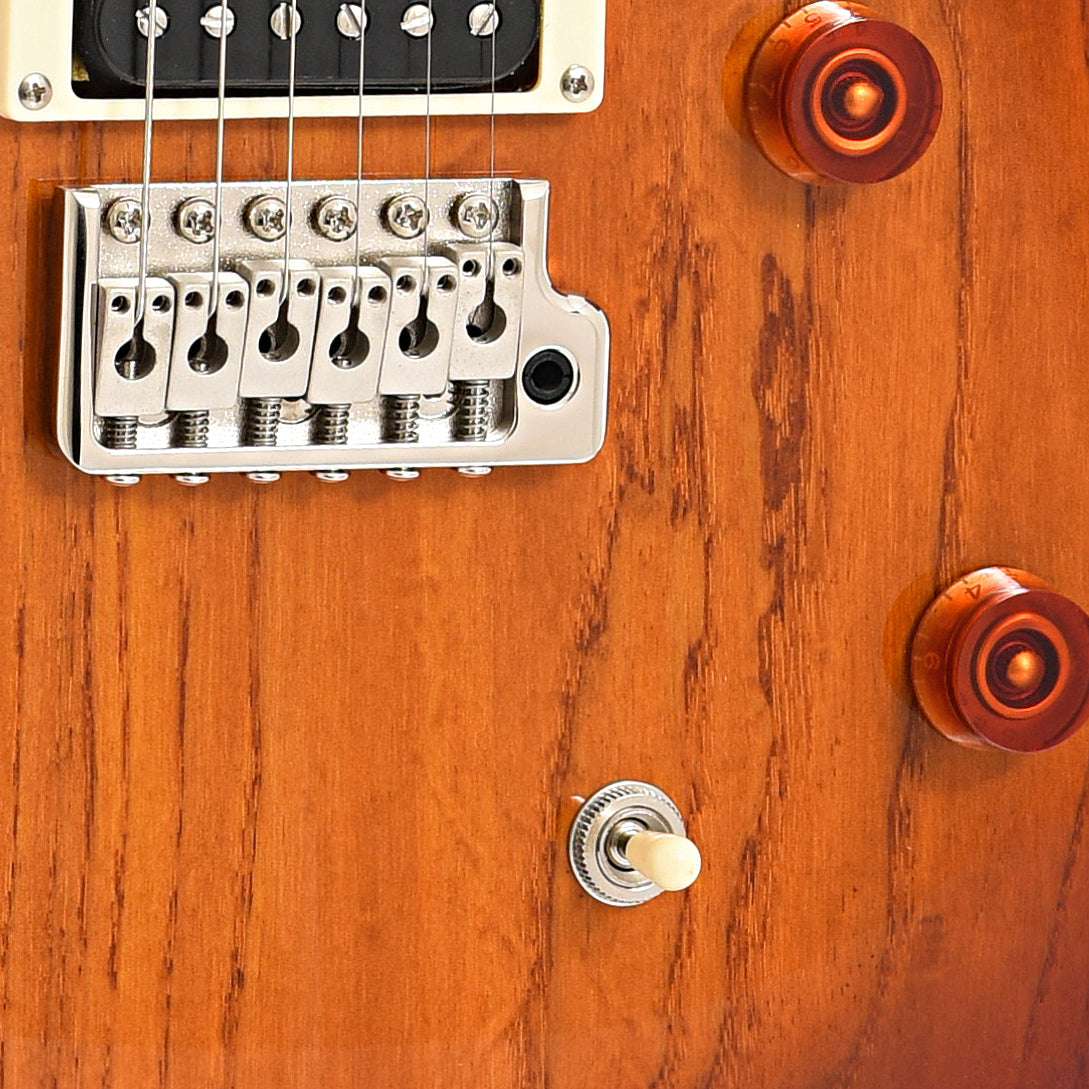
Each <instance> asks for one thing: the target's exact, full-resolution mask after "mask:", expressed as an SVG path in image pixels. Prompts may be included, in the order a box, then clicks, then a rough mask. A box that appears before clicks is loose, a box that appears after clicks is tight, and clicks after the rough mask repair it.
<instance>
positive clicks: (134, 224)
mask: <svg viewBox="0 0 1089 1089" xmlns="http://www.w3.org/2000/svg"><path fill="white" fill-rule="evenodd" d="M143 224H144V210H143V208H142V207H141V205H140V202H139V201H138V200H133V199H132V198H131V197H125V198H123V199H121V200H115V201H114V202H113V204H111V205H110V206H109V208H108V209H107V210H106V226H107V227H108V228H109V231H110V234H111V235H112V236H113V237H114V238H115V239H116V240H117V241H118V242H122V243H124V244H125V245H126V246H131V245H133V244H134V243H136V242H139V241H140V235H141V234H142V233H143Z"/></svg>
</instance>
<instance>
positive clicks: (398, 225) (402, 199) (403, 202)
mask: <svg viewBox="0 0 1089 1089" xmlns="http://www.w3.org/2000/svg"><path fill="white" fill-rule="evenodd" d="M428 218H429V217H428V212H427V205H426V204H424V202H423V201H422V200H421V199H420V198H419V197H417V196H414V195H413V194H411V193H406V194H404V195H403V196H399V197H394V198H393V200H391V201H390V202H389V203H388V204H387V205H386V226H387V227H389V229H390V230H391V231H392V232H393V233H394V234H395V235H396V236H397V237H398V238H419V237H420V235H421V234H423V232H424V228H425V227H426V226H427V221H428Z"/></svg>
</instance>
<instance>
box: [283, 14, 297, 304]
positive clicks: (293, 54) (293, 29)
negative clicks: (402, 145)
mask: <svg viewBox="0 0 1089 1089" xmlns="http://www.w3.org/2000/svg"><path fill="white" fill-rule="evenodd" d="M298 26H299V0H291V18H290V20H289V24H288V31H289V33H290V36H291V37H290V41H291V48H290V52H289V54H288V56H289V60H288V70H287V176H286V178H285V181H284V203H285V205H286V213H285V220H284V225H285V227H286V230H285V231H284V282H283V285H282V286H281V288H280V305H281V306H283V305H284V303H285V302H287V293H288V288H289V286H290V285H289V284H288V278H289V276H290V269H291V200H292V194H293V191H294V186H295V176H294V175H295V62H296V60H297V59H298V52H299V35H298Z"/></svg>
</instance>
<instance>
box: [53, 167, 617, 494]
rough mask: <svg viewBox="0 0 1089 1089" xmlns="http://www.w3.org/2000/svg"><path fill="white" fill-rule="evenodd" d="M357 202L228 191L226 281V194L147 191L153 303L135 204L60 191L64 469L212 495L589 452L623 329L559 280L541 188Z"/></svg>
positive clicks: (335, 191)
mask: <svg viewBox="0 0 1089 1089" xmlns="http://www.w3.org/2000/svg"><path fill="white" fill-rule="evenodd" d="M355 190H356V182H355V181H354V180H352V181H350V182H296V183H295V185H294V187H293V207H292V209H291V214H290V216H288V215H287V212H286V209H285V208H284V206H283V203H282V199H283V198H282V195H281V196H277V195H276V191H275V189H274V188H272V189H270V187H269V186H268V185H267V184H265V185H261V184H259V183H231V184H228V185H226V186H224V189H223V203H222V211H221V216H220V228H219V229H220V233H221V237H220V239H219V252H220V271H219V274H218V275H213V271H212V267H211V262H212V254H213V249H214V247H213V246H212V245H211V244H210V242H211V241H212V239H213V235H214V231H215V217H214V216H213V215H212V214H211V213H210V212H209V209H212V208H214V204H213V202H214V199H215V191H214V186H212V185H211V184H208V185H203V186H202V185H200V184H192V185H190V184H186V185H184V186H182V185H175V184H156V185H154V186H153V187H152V189H151V198H150V202H149V205H148V222H149V228H148V229H149V231H150V234H149V236H148V239H147V241H146V246H147V251H148V260H147V268H146V276H145V277H144V281H143V290H144V300H143V305H142V306H141V304H140V299H139V298H138V295H139V292H140V288H141V277H140V274H139V272H140V250H141V245H140V231H141V222H142V220H141V217H140V216H139V207H140V188H139V187H138V186H133V185H107V186H96V187H93V188H85V189H69V190H65V191H64V193H63V200H64V222H65V226H64V255H63V257H64V261H63V275H64V285H63V299H62V315H61V323H62V329H61V356H60V376H59V377H60V384H59V395H58V408H57V436H58V439H59V442H60V446H61V449H62V450H63V452H64V454H65V455H66V456H67V457H68V458H69V460H71V462H72V463H73V464H74V465H76V466H77V467H78V468H80V469H82V470H84V471H85V472H88V473H94V474H99V475H103V476H106V477H108V478H109V479H110V480H111V481H113V482H114V483H117V484H127V483H135V482H136V481H137V480H138V479H139V478H140V476H142V475H143V474H148V473H166V474H172V475H174V476H175V477H177V478H178V479H179V480H180V481H182V482H183V483H189V484H197V483H203V482H204V481H205V480H206V479H207V478H208V476H209V474H211V473H217V472H242V473H248V474H250V475H251V476H252V477H253V479H255V480H260V481H264V480H274V479H276V478H277V477H278V475H279V474H280V473H281V472H284V471H288V470H307V471H311V472H314V473H316V474H317V475H319V476H321V477H322V478H323V479H326V480H330V481H336V480H341V479H344V478H345V477H346V476H347V473H348V472H349V471H350V470H353V469H384V470H386V471H387V472H389V473H390V474H391V475H393V476H396V477H402V478H404V477H412V476H415V475H417V473H418V471H419V470H420V469H421V468H424V467H428V466H447V467H454V468H458V469H461V470H463V471H465V472H467V473H470V474H483V473H485V472H487V471H488V469H490V468H491V467H493V466H497V465H506V464H549V463H568V462H579V461H586V460H588V459H589V458H591V457H593V455H594V454H595V453H596V452H597V451H598V449H599V448H600V446H601V444H602V442H603V440H604V432H605V416H606V387H607V370H608V347H609V331H608V324H607V322H606V319H605V316H604V314H603V313H602V312H601V311H600V310H599V309H597V308H596V307H594V306H593V305H591V304H590V303H588V302H587V301H586V300H584V299H582V298H579V297H577V296H570V295H562V294H559V293H558V292H556V291H555V289H554V288H553V287H552V285H551V282H550V280H549V277H548V272H547V268H546V251H545V248H546V240H547V226H548V193H549V190H548V184H547V182H543V181H524V180H522V181H520V180H511V179H497V180H496V181H495V182H494V183H491V184H490V183H489V182H488V180H487V179H483V180H482V179H468V180H449V179H441V180H435V179H433V180H431V181H430V182H429V183H427V185H425V184H424V183H423V182H420V181H412V182H391V181H385V180H383V181H374V180H368V181H365V182H364V183H363V185H362V206H361V207H360V208H359V209H357V208H356V204H355ZM425 195H426V197H427V199H428V202H429V207H428V208H425V206H424V203H423V202H424V197H425ZM134 208H135V209H136V214H135V215H134V214H133V209H134ZM287 231H290V232H291V238H290V246H289V247H287V248H286V249H285V241H284V235H285V233H286V232H287ZM357 231H358V232H359V238H358V240H357V238H356V232H357ZM285 252H289V254H290V259H289V261H288V262H287V264H286V265H285V259H284V258H285ZM357 253H358V254H359V261H360V263H359V264H358V265H357V264H356V255H357ZM213 299H214V305H213Z"/></svg>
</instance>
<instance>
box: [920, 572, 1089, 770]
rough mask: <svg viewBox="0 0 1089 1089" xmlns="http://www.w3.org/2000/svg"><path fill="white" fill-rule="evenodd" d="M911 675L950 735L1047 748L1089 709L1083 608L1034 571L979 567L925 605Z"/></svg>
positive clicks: (980, 743)
mask: <svg viewBox="0 0 1089 1089" xmlns="http://www.w3.org/2000/svg"><path fill="white" fill-rule="evenodd" d="M911 680H912V684H913V685H914V688H915V695H916V698H917V699H918V701H919V706H920V707H921V708H922V711H923V714H925V715H926V717H927V718H928V719H929V720H930V722H931V724H932V725H933V726H935V727H936V728H937V729H938V730H940V731H941V732H942V733H943V734H945V736H946V737H948V738H950V739H952V740H953V741H959V742H960V743H961V744H964V745H974V746H976V747H983V748H997V749H1006V750H1007V751H1009V752H1039V751H1040V750H1042V749H1049V748H1051V747H1052V746H1053V745H1057V744H1058V743H1059V742H1060V741H1065V740H1066V738H1068V737H1070V736H1071V734H1073V733H1074V732H1075V731H1076V730H1078V729H1079V728H1080V727H1081V726H1082V725H1083V724H1084V723H1085V721H1086V719H1087V718H1089V616H1087V615H1086V614H1085V612H1084V611H1083V610H1082V609H1081V608H1079V607H1078V606H1077V605H1075V604H1074V602H1072V601H1071V600H1070V599H1069V598H1067V597H1063V595H1062V594H1059V593H1056V592H1055V591H1054V590H1052V589H1051V588H1050V587H1049V586H1048V585H1047V584H1046V583H1044V582H1042V581H1041V580H1040V579H1038V578H1036V577H1035V576H1034V575H1029V574H1027V573H1026V572H1024V571H1017V570H1015V569H1013V568H1009V567H985V568H983V569H982V570H980V571H974V572H973V573H972V574H970V575H966V576H965V577H964V578H962V579H961V580H960V581H959V582H957V583H955V584H954V585H953V586H950V587H949V589H948V590H946V591H945V592H944V593H943V594H942V595H941V596H940V597H938V598H937V599H936V600H935V601H934V602H933V603H932V604H931V605H930V607H929V608H928V609H927V611H926V612H925V613H924V614H923V618H922V620H920V621H919V626H918V628H917V629H916V631H915V637H914V639H913V641H912V646H911Z"/></svg>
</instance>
